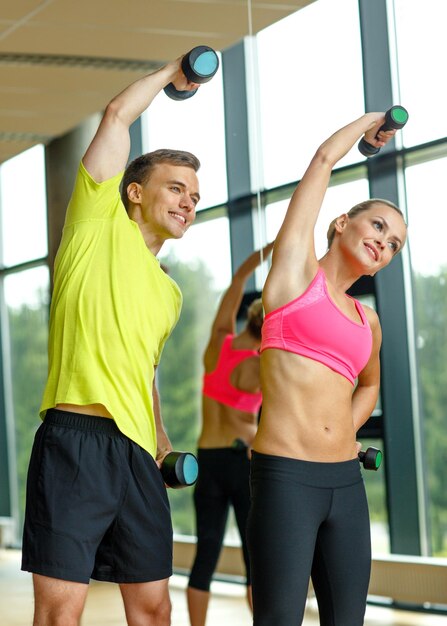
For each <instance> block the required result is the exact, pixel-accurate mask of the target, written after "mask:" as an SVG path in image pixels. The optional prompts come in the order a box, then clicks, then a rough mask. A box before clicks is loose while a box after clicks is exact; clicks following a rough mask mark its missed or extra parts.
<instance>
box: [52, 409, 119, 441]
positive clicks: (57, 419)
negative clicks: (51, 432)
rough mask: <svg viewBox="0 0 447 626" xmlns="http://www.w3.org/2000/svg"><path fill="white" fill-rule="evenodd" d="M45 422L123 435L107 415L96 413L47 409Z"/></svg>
mask: <svg viewBox="0 0 447 626" xmlns="http://www.w3.org/2000/svg"><path fill="white" fill-rule="evenodd" d="M44 423H45V424H54V425H55V426H65V427H66V428H75V429H76V430H84V431H90V432H97V433H104V434H105V435H113V436H116V437H125V435H123V433H122V432H121V431H120V429H119V428H118V426H117V425H116V423H115V420H113V419H110V418H109V417H98V415H84V414H83V413H72V412H71V411H61V410H60V409H48V411H47V413H46V415H45V419H44Z"/></svg>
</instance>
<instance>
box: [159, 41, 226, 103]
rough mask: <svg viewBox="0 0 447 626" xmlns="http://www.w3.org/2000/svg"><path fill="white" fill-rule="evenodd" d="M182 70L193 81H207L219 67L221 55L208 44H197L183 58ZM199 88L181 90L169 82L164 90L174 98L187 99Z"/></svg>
mask: <svg viewBox="0 0 447 626" xmlns="http://www.w3.org/2000/svg"><path fill="white" fill-rule="evenodd" d="M181 65H182V71H183V73H184V75H185V76H186V78H187V79H188V80H189V81H190V82H191V83H199V85H202V84H203V83H207V82H208V81H209V80H211V79H212V77H213V76H214V74H215V73H216V72H217V70H218V68H219V57H218V56H217V54H216V53H215V51H214V50H213V49H212V48H209V47H208V46H196V47H195V48H193V49H192V50H190V51H189V52H188V53H187V54H185V56H184V57H183V59H182V64H181ZM196 91H197V89H192V90H191V91H180V90H179V89H176V88H175V87H174V84H173V83H169V85H166V87H165V88H164V92H165V94H166V95H167V96H169V97H170V98H172V100H187V99H188V98H191V97H192V96H193V95H194V94H195V93H196Z"/></svg>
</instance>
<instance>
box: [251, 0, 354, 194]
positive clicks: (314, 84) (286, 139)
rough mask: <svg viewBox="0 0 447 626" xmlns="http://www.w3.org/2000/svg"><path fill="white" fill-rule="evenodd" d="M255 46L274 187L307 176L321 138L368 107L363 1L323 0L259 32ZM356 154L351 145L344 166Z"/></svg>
mask: <svg viewBox="0 0 447 626" xmlns="http://www.w3.org/2000/svg"><path fill="white" fill-rule="evenodd" d="M335 24H337V27H336V28H335V27H334V25H335ZM257 45H258V63H259V98H260V106H261V121H260V125H261V144H262V158H263V161H264V186H265V188H267V189H271V188H272V187H276V186H278V185H282V184H285V183H288V182H290V181H293V180H296V179H297V178H299V177H301V176H302V175H303V174H304V170H305V168H306V167H307V164H308V163H309V161H310V159H311V158H312V156H313V153H314V152H315V150H316V149H317V147H318V146H319V145H320V143H322V142H323V141H324V140H325V139H326V137H328V136H329V135H330V134H331V133H332V132H334V130H335V129H336V128H337V127H341V126H343V125H344V124H347V123H348V122H350V121H351V120H352V119H354V118H355V117H356V116H360V115H362V113H364V109H365V106H364V99H363V91H362V52H361V46H360V28H359V15H358V2H357V1H356V0H339V1H338V2H333V0H318V2H314V3H312V4H310V5H309V6H307V7H305V8H304V9H302V10H300V11H297V12H296V13H294V14H292V15H291V16H289V17H287V18H285V19H283V20H282V21H280V22H278V23H276V24H273V25H272V26H270V27H269V28H266V29H265V30H263V31H262V32H260V33H259V34H258V36H257ZM358 160H361V157H360V154H359V153H358V152H354V151H352V152H350V154H349V155H347V156H346V157H345V158H344V159H343V160H342V161H340V165H346V164H348V163H352V162H353V161H358Z"/></svg>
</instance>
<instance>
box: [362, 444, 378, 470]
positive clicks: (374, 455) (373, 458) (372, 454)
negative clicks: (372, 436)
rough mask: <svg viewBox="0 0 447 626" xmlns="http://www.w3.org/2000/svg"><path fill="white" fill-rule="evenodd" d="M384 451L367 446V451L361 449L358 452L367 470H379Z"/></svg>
mask: <svg viewBox="0 0 447 626" xmlns="http://www.w3.org/2000/svg"><path fill="white" fill-rule="evenodd" d="M382 456H383V455H382V452H381V451H380V450H378V449H377V448H373V447H370V448H367V449H366V451H363V450H360V452H359V453H358V457H359V461H360V463H362V465H363V467H364V468H365V469H366V470H374V471H375V472H377V470H378V469H379V467H380V464H381V463H382Z"/></svg>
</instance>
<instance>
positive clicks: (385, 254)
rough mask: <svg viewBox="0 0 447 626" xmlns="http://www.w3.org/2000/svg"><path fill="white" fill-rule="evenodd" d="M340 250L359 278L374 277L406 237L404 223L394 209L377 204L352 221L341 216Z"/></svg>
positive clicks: (352, 218)
mask: <svg viewBox="0 0 447 626" xmlns="http://www.w3.org/2000/svg"><path fill="white" fill-rule="evenodd" d="M340 219H341V220H342V222H341V225H340V228H341V230H339V233H340V249H341V250H342V251H343V252H344V253H345V254H347V255H348V256H349V257H350V258H351V259H352V262H354V263H355V264H356V265H359V266H360V267H361V272H362V274H370V275H372V274H375V273H376V272H378V271H379V270H381V269H382V268H383V267H386V266H387V265H388V263H389V262H390V261H391V260H392V259H393V257H394V256H395V255H396V254H397V253H398V252H399V251H400V250H401V249H402V247H403V245H404V244H405V239H406V236H407V227H406V225H405V222H404V220H403V218H402V216H401V215H400V213H398V212H397V211H396V210H395V209H393V208H392V207H390V206H388V205H386V204H381V203H377V204H374V205H372V206H371V207H370V208H369V209H367V210H366V211H362V212H360V213H358V214H357V215H355V216H354V217H349V216H342V218H340Z"/></svg>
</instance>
